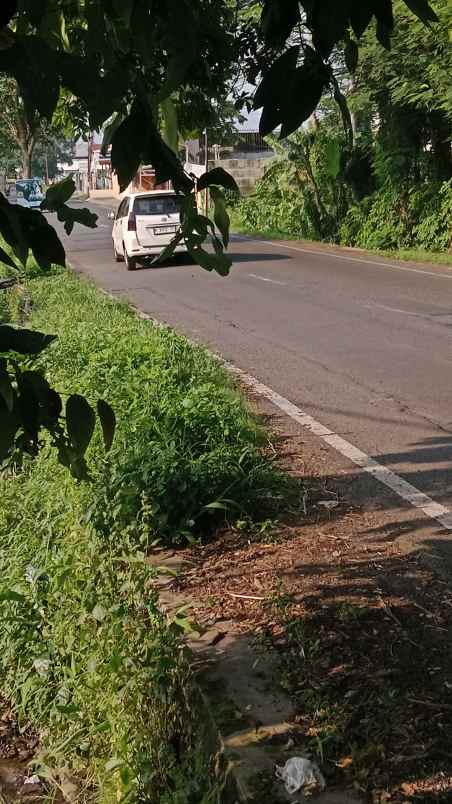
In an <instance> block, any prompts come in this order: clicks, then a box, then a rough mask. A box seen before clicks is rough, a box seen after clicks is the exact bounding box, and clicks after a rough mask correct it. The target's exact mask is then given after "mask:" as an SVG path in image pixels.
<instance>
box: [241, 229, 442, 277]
mask: <svg viewBox="0 0 452 804" xmlns="http://www.w3.org/2000/svg"><path fill="white" fill-rule="evenodd" d="M232 239H236V240H242V242H244V243H247V242H248V243H259V245H261V246H273V247H274V248H287V249H289V251H299V252H300V253H302V254H313V255H314V257H333V259H335V260H345V261H346V262H360V263H361V264H364V265H379V266H380V267H382V268H392V269H393V270H395V271H402V272H408V273H412V274H423V275H424V276H436V278H437V279H452V275H450V274H449V275H448V274H440V273H436V271H422V270H421V269H420V268H403V267H402V266H401V265H394V263H393V262H378V261H377V260H364V259H362V258H361V257H348V256H346V255H345V254H334V253H333V252H331V251H323V250H319V251H314V250H313V249H309V248H301V247H300V246H289V245H287V243H282V242H281V243H279V242H277V241H276V240H258V239H257V238H256V237H247V236H246V235H233V238H232ZM439 267H441V268H446V269H447V265H446V266H444V265H440V266H439ZM447 270H449V269H447Z"/></svg>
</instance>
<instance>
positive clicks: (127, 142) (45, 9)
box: [0, 0, 436, 472]
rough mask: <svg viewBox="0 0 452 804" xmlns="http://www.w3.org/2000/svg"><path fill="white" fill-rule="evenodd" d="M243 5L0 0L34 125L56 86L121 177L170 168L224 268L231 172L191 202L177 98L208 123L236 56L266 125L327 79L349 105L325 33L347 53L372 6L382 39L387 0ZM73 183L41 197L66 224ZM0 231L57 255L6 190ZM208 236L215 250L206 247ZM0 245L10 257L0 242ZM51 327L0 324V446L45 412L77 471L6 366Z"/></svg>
mask: <svg viewBox="0 0 452 804" xmlns="http://www.w3.org/2000/svg"><path fill="white" fill-rule="evenodd" d="M404 3H405V5H406V6H407V7H408V8H409V9H411V11H413V12H414V13H415V14H416V15H417V16H418V17H419V18H421V19H422V20H423V21H424V22H427V23H428V22H432V21H435V20H436V15H435V13H434V12H433V10H432V9H431V7H430V5H429V4H428V2H427V0H404ZM253 5H254V6H255V5H256V4H253V3H249V2H245V0H243V1H242V0H237V2H233V0H3V2H2V4H1V6H0V76H2V77H4V78H6V80H11V79H14V80H15V81H16V82H17V85H18V97H19V99H20V103H21V104H23V112H24V116H25V118H24V119H26V121H27V125H28V126H29V127H30V136H31V137H33V134H32V132H33V126H34V121H35V119H36V118H39V119H42V118H44V119H46V120H47V121H48V122H49V123H50V122H51V121H52V118H53V116H54V114H55V111H56V109H57V106H58V103H59V100H60V97H61V94H62V92H65V93H66V97H67V98H71V99H72V101H73V107H74V109H76V110H77V114H78V115H79V118H81V120H82V121H83V120H84V119H87V120H88V121H89V125H90V127H91V128H97V129H98V128H101V127H102V126H103V125H104V124H105V122H106V121H109V126H108V128H107V132H106V140H105V146H107V145H108V144H110V143H111V145H112V164H113V167H114V169H115V170H116V172H117V174H118V177H119V182H120V185H121V187H126V186H127V185H128V183H129V182H130V180H131V178H132V177H133V175H134V174H135V172H136V170H137V168H138V167H139V165H140V163H141V162H144V163H151V164H153V165H154V167H155V169H156V173H157V179H158V180H159V181H164V180H167V179H171V180H172V182H173V185H174V187H175V189H176V191H177V192H178V193H180V194H181V195H183V196H184V198H183V200H182V207H181V208H182V216H181V230H180V232H179V233H178V235H177V237H176V239H175V243H176V242H178V241H180V240H184V241H185V243H186V245H187V248H188V250H189V252H190V253H191V255H192V256H193V258H194V259H195V260H196V261H197V262H198V263H199V264H200V265H201V266H202V267H204V268H206V269H208V270H212V269H214V270H216V271H218V272H219V273H221V274H226V273H228V271H229V268H230V260H229V258H227V256H226V255H225V254H224V250H223V249H224V248H225V247H227V244H228V236H229V232H228V229H229V219H228V216H227V213H226V211H225V203H224V197H223V195H222V193H221V191H220V189H219V186H221V185H223V186H225V187H234V182H233V181H232V179H231V178H230V177H228V176H227V175H226V174H224V173H222V172H221V171H219V170H216V171H212V172H211V173H207V174H206V175H205V176H203V177H202V178H201V179H200V180H198V182H197V186H198V189H200V188H201V189H202V188H204V187H207V186H212V187H213V191H212V198H213V200H214V204H215V214H214V222H212V221H210V220H208V219H207V218H205V217H204V216H202V215H199V214H198V212H197V209H196V205H195V201H194V195H193V189H194V188H195V179H194V178H193V177H192V176H188V175H187V174H186V173H185V172H184V170H183V167H182V164H181V162H180V161H179V159H178V156H177V154H176V152H175V150H174V146H175V144H177V136H176V133H177V132H176V129H177V119H176V114H175V110H176V108H178V110H179V115H180V118H181V120H182V121H183V126H184V128H186V129H193V128H198V127H201V126H203V125H206V123H208V116H209V110H210V109H211V105H212V101H214V102H215V101H217V100H218V99H222V98H224V94H225V89H226V88H227V87H228V86H229V84H230V83H232V82H233V80H234V76H235V75H236V74H237V70H241V71H242V72H243V71H244V72H246V74H247V76H248V78H249V79H251V81H252V82H254V81H256V80H258V79H260V83H259V87H258V89H257V91H256V94H255V97H254V105H255V107H256V108H262V109H263V112H262V119H261V132H262V133H268V132H270V131H273V130H274V129H275V128H276V127H278V126H279V125H280V126H281V133H282V135H283V136H286V135H287V134H289V133H290V132H292V131H295V130H296V129H297V128H298V127H299V126H300V125H301V123H302V122H303V121H304V120H306V119H307V118H308V117H309V116H310V115H311V114H312V112H313V111H314V109H315V108H316V106H317V104H318V102H319V100H320V98H321V96H322V93H323V92H324V90H325V88H326V87H327V86H330V85H331V86H332V87H333V88H334V92H335V96H336V98H337V100H338V102H339V104H340V105H341V107H342V109H343V113H344V119H346V118H347V114H346V110H345V108H344V106H345V104H344V99H343V96H342V94H341V92H340V91H339V88H338V86H337V84H336V83H335V77H334V71H333V66H334V65H333V63H332V57H333V53H334V49H335V47H336V46H337V45H338V44H339V43H343V45H344V47H345V49H346V54H347V61H348V62H349V63H350V64H351V65H354V64H355V63H356V60H357V51H358V45H357V40H359V39H360V37H361V36H362V35H363V33H364V32H365V30H366V29H367V28H368V27H369V25H370V23H371V21H372V20H374V19H376V21H377V26H376V33H377V38H378V40H379V41H380V43H382V44H383V45H384V46H386V47H388V46H389V42H390V36H391V32H392V29H393V25H394V19H393V10H392V0H347V2H345V0H344V2H338V0H300V1H299V0H262V2H261V4H260V5H262V15H261V25H260V27H259V28H258V27H257V26H256V23H255V16H256V15H255V13H250V14H248V17H249V22H247V23H243V22H242V21H241V18H240V14H239V13H238V11H240V9H241V8H242V9H244V8H245V9H246V8H247V9H248V11H251V12H253V11H254V12H255V10H256V9H253V8H252V6H253ZM247 26H248V27H247ZM294 32H295V34H296V41H295V43H294ZM250 33H251V36H250ZM175 101H176V103H175ZM162 117H163V118H164V120H165V139H164V138H163V137H162V134H161V118H162ZM26 141H27V140H26V138H24V139H23V142H24V143H26ZM171 146H172V147H171ZM26 147H29V146H26ZM71 191H72V186H71V183H70V182H65V183H63V184H62V185H61V187H59V188H58V187H53V188H51V191H49V192H48V194H47V197H46V201H45V204H44V207H45V208H46V209H47V210H48V211H51V212H56V213H57V214H58V217H59V219H60V220H61V221H64V222H65V226H66V229H67V231H69V232H70V231H71V229H72V226H73V224H74V222H75V221H76V220H78V221H80V222H84V223H86V224H88V225H93V216H92V215H90V214H89V213H88V211H86V210H85V211H84V210H80V209H71V208H70V207H69V206H68V205H67V203H66V202H67V201H68V199H69V197H70V195H71ZM0 234H1V235H2V236H3V238H4V240H5V241H6V243H7V244H8V246H9V248H10V249H12V251H13V253H14V254H15V256H16V257H17V258H18V259H20V260H21V261H22V263H25V261H26V259H27V256H28V253H29V251H30V250H31V251H32V253H33V255H34V257H35V258H36V260H37V261H38V262H39V263H40V264H41V265H43V266H44V267H45V266H49V265H51V264H52V263H60V264H64V261H65V254H64V249H63V247H62V245H61V243H60V242H59V240H58V238H57V236H56V234H55V231H54V230H53V229H52V227H51V225H50V223H49V222H48V220H47V218H46V217H45V216H44V215H42V214H40V213H39V212H35V211H33V212H31V211H30V210H28V209H24V208H21V207H15V206H12V205H10V204H8V202H7V201H6V199H5V198H4V197H3V196H2V195H0ZM208 238H210V240H211V242H212V245H213V250H212V251H211V252H209V251H206V250H205V248H204V247H203V244H204V241H205V240H206V239H208ZM0 259H2V260H3V261H4V262H6V263H7V264H9V266H10V267H11V268H12V267H14V262H13V261H12V260H11V258H10V257H9V256H8V254H7V253H6V252H2V253H0ZM48 341H49V339H48V338H47V337H44V336H42V337H39V335H34V336H31V335H30V334H27V333H23V334H22V335H21V333H20V332H18V331H16V330H11V328H8V327H1V328H0V375H1V377H0V379H1V383H0V404H1V405H2V411H1V412H2V423H1V426H0V437H1V442H0V459H1V457H2V455H8V454H9V453H10V451H11V450H12V449H14V447H17V446H18V444H19V443H20V446H21V447H22V448H27V449H29V451H31V452H33V451H34V450H36V449H37V447H38V444H39V431H40V427H41V426H42V425H45V426H48V427H52V428H53V432H54V434H55V433H56V435H54V437H55V438H58V439H59V443H60V445H61V444H62V443H63V441H64V439H66V440H65V441H64V446H65V449H66V452H64V450H62V452H63V453H64V454H63V460H66V462H67V463H69V464H70V465H71V468H72V469H73V471H75V472H79V470H80V466H81V465H82V468H83V462H82V459H83V453H82V454H81V455H79V454H77V448H76V447H77V444H76V443H75V442H74V440H72V441H71V435H70V433H69V432H68V433H67V435H64V433H62V432H61V418H60V417H61V405H60V403H58V404H57V403H56V400H55V397H54V396H53V395H52V394H51V393H50V392H49V391H48V389H45V388H43V386H42V385H39V382H38V381H35V382H30V381H28V382H26V383H24V382H23V381H21V378H20V375H17V373H15V370H14V372H13V374H12V375H11V373H9V372H8V367H9V364H8V363H7V362H6V358H8V359H9V358H10V357H11V352H17V351H19V352H20V351H23V352H25V353H27V352H33V351H34V352H37V351H39V350H40V349H41V348H44V347H45V346H46V344H47V343H48ZM2 353H3V354H4V356H5V357H4V358H2V357H1V354H2ZM11 376H13V378H15V379H13V385H11ZM28 379H29V380H30V378H28ZM36 382H38V385H36ZM14 383H15V384H14ZM71 410H72V409H71ZM30 411H32V413H33V415H31V416H30ZM71 415H72V416H74V415H75V416H76V419H77V422H78V424H77V428H76V429H77V430H78V433H79V434H80V427H83V428H84V437H83V439H82V441H83V443H84V444H85V443H86V438H87V437H88V440H89V436H90V433H92V416H93V413H92V411H91V408H90V407H89V405H88V403H86V404H81V403H80V402H78V403H77V405H76V406H75V408H74V410H72V413H71ZM55 428H57V429H56V430H55ZM58 428H59V429H58ZM70 429H72V431H73V427H71V428H70ZM62 439H63V441H62ZM79 441H80V439H79ZM71 455H72V457H73V459H70V456H71ZM74 456H75V457H74Z"/></svg>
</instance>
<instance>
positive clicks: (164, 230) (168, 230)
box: [154, 226, 176, 235]
mask: <svg viewBox="0 0 452 804" xmlns="http://www.w3.org/2000/svg"><path fill="white" fill-rule="evenodd" d="M175 232H176V226H154V234H155V235H163V234H175Z"/></svg>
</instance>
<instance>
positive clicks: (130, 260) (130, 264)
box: [124, 246, 137, 271]
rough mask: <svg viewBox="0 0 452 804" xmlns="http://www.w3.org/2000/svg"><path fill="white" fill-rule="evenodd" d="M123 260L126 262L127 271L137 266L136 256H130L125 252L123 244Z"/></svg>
mask: <svg viewBox="0 0 452 804" xmlns="http://www.w3.org/2000/svg"><path fill="white" fill-rule="evenodd" d="M124 260H125V263H126V268H127V270H128V271H134V270H135V268H136V267H137V258H136V257H130V256H129V255H128V254H127V251H126V247H125V246H124Z"/></svg>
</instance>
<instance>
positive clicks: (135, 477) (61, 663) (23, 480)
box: [0, 272, 280, 804]
mask: <svg viewBox="0 0 452 804" xmlns="http://www.w3.org/2000/svg"><path fill="white" fill-rule="evenodd" d="M28 291H29V293H30V295H31V298H32V309H31V319H30V321H29V324H30V325H31V326H32V327H33V328H36V329H41V330H42V331H46V332H54V333H58V336H59V337H58V340H57V341H56V342H55V343H54V344H52V346H51V347H50V348H48V349H47V350H46V351H45V352H44V353H42V355H41V356H40V357H39V359H37V360H36V361H34V368H36V367H37V366H38V367H40V368H41V369H42V370H44V371H45V372H46V375H47V376H48V378H49V379H50V380H51V381H52V383H53V385H54V387H55V388H56V389H57V390H58V391H59V392H61V393H62V394H70V393H73V392H80V393H83V394H84V395H85V396H86V397H87V398H88V399H89V400H90V401H91V402H93V403H95V401H96V399H97V398H99V397H103V398H105V399H108V400H109V402H110V403H111V404H112V405H113V407H114V409H115V412H116V416H117V419H118V428H117V435H116V439H115V443H114V446H113V449H112V451H111V453H110V454H109V455H108V456H107V457H106V456H105V453H104V451H103V448H102V445H101V435H100V433H99V432H98V433H97V434H96V435H95V437H94V439H93V441H92V444H91V446H90V448H89V451H88V454H87V460H88V465H89V468H90V472H91V475H92V481H91V482H89V483H77V482H76V481H74V480H73V479H72V478H71V477H70V475H69V473H68V471H67V470H66V469H64V468H63V467H62V466H60V465H59V464H58V462H57V457H56V454H55V453H54V451H51V450H50V449H47V448H46V447H44V449H43V450H42V452H41V453H40V455H39V456H38V457H37V458H36V459H35V460H34V461H31V460H30V461H26V463H25V465H24V466H23V467H22V469H20V470H17V471H16V472H15V473H12V472H11V471H9V472H8V473H4V474H3V476H1V477H0V496H1V499H2V506H1V511H0V576H1V589H0V591H1V594H0V616H1V618H2V623H3V625H2V629H1V630H0V674H1V678H2V682H1V683H2V689H1V691H2V693H3V694H4V695H7V696H8V698H9V699H10V700H12V701H13V702H14V703H15V705H16V707H17V712H18V715H19V718H20V719H21V720H22V722H24V721H25V720H26V719H27V720H30V721H31V722H32V724H33V725H34V726H35V727H36V728H37V729H38V731H39V732H40V734H41V735H42V745H41V750H40V755H39V757H38V759H39V766H38V767H39V768H40V772H41V773H42V774H47V775H48V776H49V777H51V779H52V785H53V787H54V786H55V784H56V785H57V786H58V785H59V786H60V787H62V788H63V790H64V792H65V794H66V795H67V796H69V797H70V796H75V798H76V800H77V801H81V802H94V801H95V802H98V803H100V802H101V803H102V804H110V802H117V801H118V800H127V801H130V802H137V801H144V800H145V801H146V802H148V804H154V803H155V804H157V802H160V804H165V803H167V804H168V803H169V802H178V804H179V803H180V804H186V803H187V804H188V802H196V804H201V803H202V802H213V801H217V798H216V796H217V793H216V792H215V790H216V789H217V787H218V784H217V781H215V779H213V777H212V774H211V770H212V767H211V765H212V758H211V757H210V756H209V753H208V752H207V751H205V750H204V749H203V747H202V746H203V740H202V737H203V726H202V724H200V719H199V712H198V711H197V709H196V696H195V694H194V690H193V686H192V679H191V676H190V671H189V668H188V664H187V659H186V657H185V656H184V652H183V650H182V648H181V643H180V623H179V624H178V623H177V622H175V623H173V624H172V625H170V626H168V624H167V622H166V621H165V620H164V618H163V617H162V615H161V614H160V612H159V609H158V600H157V597H156V594H155V592H154V591H153V588H152V579H153V576H152V570H151V568H150V567H149V565H148V564H147V563H146V560H145V558H146V553H147V552H148V551H149V549H150V548H151V546H152V545H153V543H154V542H155V541H156V540H160V542H170V541H171V542H182V541H184V540H187V539H189V540H190V539H193V538H196V537H198V536H199V535H200V534H204V535H206V534H208V533H209V531H210V530H211V529H212V527H213V526H214V525H215V523H216V522H217V521H218V520H220V519H224V517H225V512H230V513H229V514H228V515H230V516H231V517H232V516H241V517H243V516H245V517H246V516H250V517H252V516H257V515H264V514H265V508H266V505H267V502H268V501H269V500H271V499H272V498H273V496H274V495H275V494H276V493H277V491H278V486H279V483H280V481H279V478H278V476H277V474H276V473H275V472H274V470H273V468H272V467H271V465H270V464H269V462H268V461H267V460H265V459H264V457H263V456H262V454H261V446H262V443H263V435H262V433H261V431H260V429H259V427H258V426H257V424H256V422H255V420H254V418H253V417H252V416H251V415H250V413H249V412H248V410H247V408H246V406H245V404H244V402H243V400H242V399H241V397H240V396H239V395H238V394H237V393H236V391H235V390H234V388H233V386H232V384H231V381H230V380H229V378H228V377H227V375H226V373H225V372H224V370H223V369H222V368H221V366H220V365H219V364H218V363H217V362H216V361H215V360H214V359H213V358H211V357H210V356H209V355H208V354H207V353H206V351H205V350H203V349H201V348H196V347H194V346H192V345H190V344H189V343H188V342H187V340H186V339H184V338H182V337H180V336H178V335H177V334H175V333H174V332H171V331H169V330H167V329H160V328H156V327H153V326H152V325H151V324H149V323H148V322H145V321H141V320H139V319H137V318H136V317H135V316H134V315H133V314H132V313H131V312H130V311H129V310H128V309H127V308H126V306H124V305H122V304H120V303H115V302H112V301H110V300H108V299H107V298H105V297H104V296H102V295H101V294H100V293H99V292H98V291H97V290H96V289H95V288H94V287H93V286H91V285H89V284H88V283H86V282H83V281H80V280H78V279H77V278H74V277H73V276H71V275H69V274H68V273H66V272H62V273H59V274H57V275H55V276H52V277H47V278H45V279H33V280H31V281H29V282H28ZM16 307H17V291H11V292H9V307H8V309H9V310H12V316H13V320H14V315H15V309H16ZM0 312H1V313H2V315H3V318H5V316H6V315H7V308H6V307H5V304H4V303H3V306H2V309H1V310H0ZM266 501H267V502H266ZM182 625H183V623H182Z"/></svg>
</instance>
